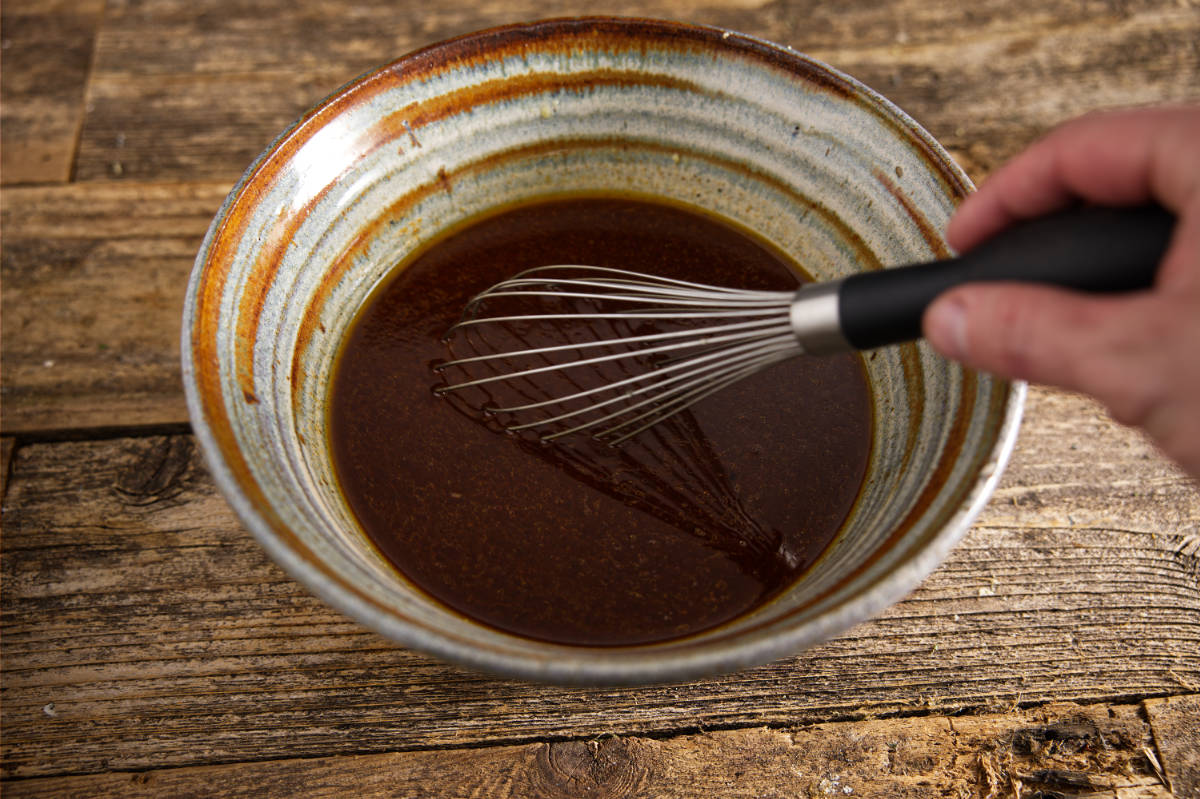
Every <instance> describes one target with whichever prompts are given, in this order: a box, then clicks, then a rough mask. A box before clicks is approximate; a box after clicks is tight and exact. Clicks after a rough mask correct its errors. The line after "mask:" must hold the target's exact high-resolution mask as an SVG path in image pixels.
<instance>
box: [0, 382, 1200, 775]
mask: <svg viewBox="0 0 1200 799" xmlns="http://www.w3.org/2000/svg"><path fill="white" fill-rule="evenodd" d="M1056 431H1057V432H1060V433H1061V434H1062V435H1061V436H1058V437H1056V436H1055V435H1053V433H1054V432H1056ZM1026 432H1027V435H1026V437H1025V438H1023V447H1022V448H1021V449H1020V450H1019V451H1018V454H1017V456H1016V458H1015V460H1014V463H1013V464H1012V468H1011V471H1010V472H1009V477H1008V479H1007V480H1006V481H1005V483H1004V486H1003V488H1002V490H1001V493H1000V496H999V498H998V500H997V501H996V502H995V503H993V505H992V507H991V509H989V511H988V512H986V513H985V515H984V517H983V518H982V519H981V523H980V524H979V525H978V526H977V527H976V529H975V530H973V531H972V532H971V533H970V534H969V535H968V537H967V538H966V539H965V541H964V542H963V544H962V545H961V546H960V547H959V548H958V549H957V550H956V551H955V552H954V554H953V555H952V556H951V557H950V559H949V560H948V561H947V563H946V564H945V565H944V566H943V567H942V568H941V569H939V570H938V571H937V572H935V574H934V575H932V576H931V577H930V578H929V579H928V580H927V581H926V582H925V584H924V585H923V586H922V587H921V588H920V589H919V590H918V591H917V592H916V593H915V594H914V595H913V596H911V597H910V598H909V599H908V600H906V601H904V602H902V603H900V604H899V605H897V606H895V607H894V608H892V609H890V610H889V611H887V612H885V613H883V614H882V615H881V616H880V617H879V618H877V619H875V620H874V621H871V622H869V623H866V624H863V625H860V626H859V627H857V628H856V629H854V630H853V631H851V632H850V633H848V634H846V635H844V636H842V637H840V638H838V639H837V640H835V641H832V642H830V643H828V644H825V645H823V646H820V647H817V648H815V649H813V650H811V651H809V652H807V653H804V654H802V655H799V656H797V657H794V658H790V659H785V660H782V661H780V662H778V663H774V664H771V665H769V666H765V667H762V668H758V669H753V670H749V671H746V672H743V673H741V674H737V675H733V676H729V677H725V678H721V679H715V680H705V681H697V682H693V683H688V684H683V685H675V686H660V687H654V688H645V689H639V690H623V689H622V690H618V689H565V688H546V687H541V686H535V685H528V684H523V683H517V682H510V681H503V680H496V679H491V678H488V677H484V676H481V675H477V674H472V673H467V672H464V671H460V670H458V669H455V668H453V667H450V666H446V665H443V664H440V663H437V662H435V661H433V660H431V659H429V658H426V657H423V656H421V655H418V654H415V653H412V652H409V651H407V650H403V649H400V648H397V647H395V646H394V645H392V644H390V643H389V642H387V641H385V640H383V639H382V638H380V637H378V636H376V635H374V634H372V633H369V632H367V631H365V630H364V629H362V628H361V627H359V626H358V625H357V624H355V623H353V622H351V621H349V620H347V619H346V618H344V617H342V616H341V615H340V614H338V613H336V612H334V611H332V610H330V609H329V608H327V607H326V606H324V605H323V604H322V603H321V602H319V601H318V600H316V599H314V598H312V597H311V596H310V595H309V594H308V593H307V592H306V591H305V590H304V589H302V588H301V587H299V586H298V585H297V584H295V583H294V582H293V581H292V580H290V579H289V578H288V577H286V576H285V575H284V574H283V573H282V572H281V571H280V570H279V569H278V568H276V567H275V566H274V565H272V564H271V563H269V562H268V561H267V560H266V558H265V556H264V555H263V553H262V552H261V551H260V550H259V548H258V547H257V545H256V544H255V543H254V542H253V540H252V539H251V538H250V537H249V536H248V535H247V534H246V533H245V532H244V531H243V530H242V529H241V528H240V527H239V525H238V524H237V522H236V520H235V519H234V517H233V515H232V513H231V512H230V511H229V510H228V508H227V507H226V505H225V503H224V502H223V500H222V499H221V498H220V497H219V496H218V495H217V493H216V491H215V489H214V487H213V485H212V483H211V481H210V480H209V478H208V477H207V476H206V474H205V473H204V471H203V469H202V467H201V466H200V464H199V462H198V459H197V456H196V454H195V452H194V451H193V444H192V440H191V438H190V437H187V436H174V437H157V438H145V439H122V440H114V441H100V442H84V443H69V442H64V443H58V444H40V445H37V444H30V445H26V446H23V447H22V449H21V457H20V459H19V460H18V462H17V468H16V469H15V471H14V474H13V476H12V479H11V481H10V485H9V492H8V499H7V500H6V503H5V505H6V507H5V519H4V539H3V553H2V558H0V560H2V563H0V566H2V572H0V579H2V581H3V585H4V586H5V589H4V590H5V601H4V604H3V608H2V609H0V622H2V624H0V661H2V664H3V688H2V694H0V696H2V699H3V705H4V717H5V747H4V754H3V763H2V766H3V774H4V775H5V776H7V777H25V776H38V775H52V774H70V773H90V772H100V771H105V770H110V769H113V770H128V769H146V768H159V767H163V766H176V765H178V766H182V765H195V764H204V763H213V762H232V761H239V760H246V759H277V758H282V757H315V756H325V755H333V754H345V753H369V752H384V751H393V750H398V749H412V748H425V747H443V746H458V745H464V744H492V743H499V742H513V741H521V740H536V739H545V738H561V737H584V736H592V735H603V734H606V733H622V734H633V733H639V732H649V731H657V732H671V731H680V730H686V729H694V728H696V727H698V726H699V727H729V726H749V725H760V724H769V725H782V724H793V723H798V722H806V721H828V720H837V719H846V718H855V717H863V716H871V715H882V714H887V713H896V712H903V713H912V712H924V711H934V710H947V711H948V710H950V709H960V708H981V707H982V708H988V707H993V708H994V707H1009V706H1011V705H1012V704H1013V703H1015V702H1020V703H1040V702H1046V701H1054V700H1086V701H1121V700H1122V699H1124V698H1127V697H1145V696H1155V695H1158V696H1162V695H1171V694H1176V693H1180V692H1181V691H1182V690H1183V689H1182V688H1181V683H1180V680H1184V681H1187V682H1188V683H1189V684H1191V683H1196V682H1200V588H1198V587H1197V574H1198V573H1200V557H1198V553H1197V549H1196V547H1195V546H1194V544H1189V543H1188V541H1189V540H1193V541H1194V537H1195V536H1196V534H1197V532H1198V531H1200V493H1198V492H1197V490H1196V487H1195V485H1194V484H1193V483H1191V482H1189V481H1188V480H1187V479H1186V478H1184V477H1183V476H1182V475H1180V474H1179V473H1178V472H1177V471H1175V470H1173V469H1171V468H1170V467H1168V466H1166V465H1165V464H1164V463H1163V461H1161V459H1159V458H1157V457H1156V456H1155V455H1154V453H1153V451H1152V450H1151V449H1150V448H1149V447H1148V446H1147V445H1146V444H1145V443H1144V442H1143V441H1142V439H1141V438H1140V437H1139V436H1137V435H1136V434H1135V433H1132V432H1130V431H1127V430H1124V429H1120V428H1115V427H1113V426H1112V425H1111V424H1110V423H1108V422H1106V421H1105V420H1104V419H1103V417H1102V416H1101V415H1100V414H1099V413H1098V412H1097V411H1096V410H1095V408H1094V406H1092V405H1090V404H1088V403H1086V402H1084V401H1082V400H1078V399H1076V398H1073V397H1069V396H1064V395H1058V394H1053V393H1050V392H1041V391H1038V392H1034V398H1033V401H1032V403H1031V408H1030V414H1029V426H1028V427H1027V430H1026ZM1072 446H1075V447H1076V449H1074V450H1072V449H1071V447H1072ZM1127 501H1128V504H1127ZM1189 537H1191V538H1189Z"/></svg>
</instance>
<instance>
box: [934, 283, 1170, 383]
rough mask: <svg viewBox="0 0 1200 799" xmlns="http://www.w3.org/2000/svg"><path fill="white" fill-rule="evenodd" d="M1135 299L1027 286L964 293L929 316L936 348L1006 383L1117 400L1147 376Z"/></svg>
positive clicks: (980, 287) (955, 293)
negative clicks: (1133, 321) (1137, 377)
mask: <svg viewBox="0 0 1200 799" xmlns="http://www.w3.org/2000/svg"><path fill="white" fill-rule="evenodd" d="M1130 302H1131V300H1130V299H1129V298H1128V296H1126V297H1123V298H1122V297H1118V296H1115V295H1113V296H1098V295H1088V294H1079V293H1076V292H1072V291H1067V290H1064V289H1058V288H1052V287H1047V286H1038V285H1031V284H1022V283H979V284H973V285H970V286H961V287H959V288H956V289H952V290H950V291H947V292H946V293H944V294H943V295H941V296H940V297H938V298H937V299H936V300H935V301H934V302H933V303H932V304H931V305H930V306H929V308H928V309H926V311H925V317H924V325H923V326H924V332H925V337H926V339H927V340H928V341H929V343H930V344H931V345H932V346H933V348H934V349H936V350H937V351H939V352H940V353H942V354H943V355H945V356H947V357H949V358H952V359H954V360H957V361H961V362H963V363H964V364H966V365H967V366H970V367H973V368H975V369H979V370H981V371H985V372H990V373H992V374H996V375H1000V376H1002V377H1007V378H1013V379H1018V380H1029V381H1031V382H1035V383H1045V384H1048V385H1053V386H1059V387H1061V388H1066V389H1069V390H1072V391H1080V392H1083V393H1085V394H1090V395H1092V396H1095V397H1098V398H1099V399H1101V400H1102V401H1108V400H1110V399H1112V397H1111V395H1112V393H1113V391H1114V390H1117V391H1120V390H1121V389H1120V387H1121V386H1123V385H1124V384H1126V383H1127V382H1128V380H1129V377H1130V374H1131V372H1132V373H1134V374H1136V373H1138V372H1140V371H1142V369H1141V367H1140V366H1139V365H1138V363H1137V360H1138V358H1139V357H1141V356H1142V355H1143V354H1144V352H1143V350H1144V347H1143V345H1148V344H1150V342H1147V341H1145V340H1144V337H1143V336H1141V335H1139V332H1138V329H1137V327H1136V326H1131V325H1126V324H1124V323H1123V320H1124V319H1125V318H1126V316H1127V314H1125V313H1124V312H1123V311H1124V310H1125V308H1126V306H1127V305H1128V304H1129V303H1130Z"/></svg>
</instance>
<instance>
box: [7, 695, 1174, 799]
mask: <svg viewBox="0 0 1200 799" xmlns="http://www.w3.org/2000/svg"><path fill="white" fill-rule="evenodd" d="M1150 745H1151V733H1150V730H1149V726H1148V724H1147V722H1146V720H1145V718H1144V716H1143V713H1142V708H1141V706H1139V705H1108V704H1100V705H1090V706H1085V705H1077V704H1073V703H1054V704H1047V705H1043V706H1040V707H1036V708H1031V709H1027V710H1021V711H1015V712H1011V713H1004V714H985V715H978V716H953V717H952V716H936V715H935V716H919V717H912V718H907V719H893V720H887V721H884V720H869V721H857V722H832V723H823V724H815V725H807V726H785V727H776V728H772V727H764V726H758V727H747V728H740V729H733V730H723V731H718V732H711V731H709V732H699V733H692V734H687V735H678V736H670V737H648V736H641V735H625V736H622V735H605V736H598V737H590V738H577V739H568V740H557V741H542V742H533V743H524V744H518V745H501V746H488V747H482V748H479V747H472V748H462V747H460V748H443V749H432V750H422V751H406V752H384V753H374V754H361V755H340V756H333V757H319V758H291V759H278V760H266V761H257V762H236V763H224V764H214V765H203V766H188V767H181V768H169V769H151V770H146V771H121V772H108V773H102V774H94V775H81V776H63V777H42V778H30V779H22V780H10V781H7V782H6V783H5V784H4V787H5V791H6V793H8V794H9V795H11V796H34V797H67V796H79V795H88V796H125V797H157V796H164V795H177V796H193V795H205V796H241V795H249V794H253V795H256V796H268V797H269V796H289V795H292V794H294V793H296V792H297V791H300V792H301V793H303V794H304V795H305V796H314V797H321V796H342V795H347V794H348V793H349V792H353V793H354V794H355V795H357V796H363V797H374V796H395V795H404V796H477V795H487V796H528V797H563V796H579V795H587V796H593V797H615V796H663V795H670V796H680V797H693V796H694V797H708V796H711V795H714V794H715V795H721V796H730V797H743V796H745V797H750V796H840V797H845V796H929V795H934V794H939V795H957V796H984V795H987V796H997V797H998V796H1022V795H1024V794H1023V791H1029V792H1031V793H1032V792H1035V791H1042V792H1043V793H1042V795H1044V796H1045V795H1058V796H1065V795H1070V796H1073V797H1082V796H1097V797H1098V796H1105V797H1126V799H1132V797H1146V798H1149V797H1158V798H1159V799H1161V798H1162V797H1170V795H1171V794H1170V793H1169V792H1168V791H1167V790H1166V788H1165V786H1164V784H1163V780H1162V777H1161V776H1160V774H1159V771H1160V769H1159V768H1158V766H1157V764H1156V758H1155V757H1154V756H1153V750H1152V749H1151V748H1150ZM1148 753H1149V754H1148ZM1168 768H1169V767H1168ZM1178 795H1179V794H1177V796H1178Z"/></svg>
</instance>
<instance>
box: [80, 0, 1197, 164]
mask: <svg viewBox="0 0 1200 799" xmlns="http://www.w3.org/2000/svg"><path fill="white" fill-rule="evenodd" d="M593 10H594V9H590V8H584V7H581V6H580V5H579V4H578V3H577V2H573V0H549V1H547V0H542V1H541V2H537V3H534V2H530V0H521V2H516V3H494V2H482V3H474V4H443V5H432V6H431V5H430V4H428V3H418V2H416V0H404V1H402V2H392V1H391V0H371V2H364V3H358V4H355V5H354V7H353V8H352V9H348V8H346V7H345V6H344V4H341V3H324V2H318V0H306V2H301V3H296V2H283V0H274V2H271V3H268V4H267V5H266V6H263V5H262V4H257V3H227V4H224V5H223V6H222V9H221V10H220V12H216V11H212V10H205V9H204V8H203V7H202V6H196V5H194V4H191V3H187V2H185V0H169V1H168V2H160V3H154V4H141V3H130V2H113V3H110V4H109V8H108V11H107V17H106V23H105V26H104V29H103V31H102V32H101V35H100V37H99V40H98V44H97V55H96V67H95V71H94V75H93V78H92V81H91V84H90V87H89V93H88V114H87V119H86V122H85V125H84V130H83V134H82V139H81V144H80V153H79V165H78V176H79V177H80V179H84V180H100V179H114V178H119V179H135V180H149V179H152V180H195V179H200V178H216V179H224V180H232V179H234V178H235V177H236V176H237V175H238V174H239V173H240V172H241V170H242V169H243V168H245V166H246V165H247V164H249V163H250V161H251V160H252V159H253V158H254V156H255V155H256V154H257V153H258V152H259V151H261V150H262V149H263V148H264V147H265V146H266V145H267V144H268V143H269V142H270V141H271V140H272V139H273V138H274V137H275V135H276V134H277V133H279V132H280V131H281V130H282V129H283V128H284V127H285V126H286V125H287V124H289V123H290V122H291V121H292V120H293V119H295V118H296V117H297V116H299V115H300V113H302V112H303V110H304V109H306V108H307V107H309V106H310V105H312V104H313V103H315V102H316V101H318V100H319V99H320V98H321V97H322V96H324V95H325V94H327V93H328V92H330V91H332V90H334V89H335V88H337V87H338V86H340V85H341V84H342V83H344V82H346V81H347V80H349V79H351V78H353V77H354V76H356V75H358V74H360V73H362V72H364V71H366V70H368V69H372V68H374V67H376V66H379V65H381V64H383V63H386V62H387V61H390V60H391V59H393V58H395V57H398V56H399V55H402V54H403V53H405V52H408V51H410V50H412V49H415V48H417V47H420V46H424V45H427V44H430V43H432V42H434V41H437V40H440V39H443V38H446V37H448V36H452V35H457V34H460V33H465V32H467V31H471V30H476V29H480V28H484V27H488V26H491V25H497V24H503V23H509V22H513V21H517V20H527V19H536V18H545V17H554V16H564V15H566V16H569V15H573V14H579V13H589V12H592V11H593ZM604 10H605V12H606V13H615V14H633V15H638V16H659V17H667V18H677V19H682V20H685V21H689V22H697V23H705V24H714V25H720V26H726V27H730V28H734V29H738V30H742V31H744V32H746V33H751V34H754V35H758V36H762V37H765V38H768V39H771V40H774V41H778V42H780V43H782V44H786V45H790V46H792V47H794V48H795V49H797V50H800V51H802V52H807V53H810V54H812V55H813V56H815V57H817V58H820V59H823V60H826V61H828V62H830V63H832V64H833V65H834V66H836V67H838V68H839V69H842V70H843V71H846V72H848V73H850V74H852V75H854V76H856V77H858V78H860V79H862V80H863V81H864V82H866V83H867V84H869V85H871V86H873V87H875V88H876V89H878V90H880V91H881V92H883V93H884V94H886V95H887V96H889V97H890V98H891V99H893V100H894V101H896V102H897V103H898V104H899V105H900V106H901V107H902V108H905V109H906V110H908V111H909V112H910V113H912V114H913V115H914V116H915V117H916V118H917V119H918V120H919V121H921V122H922V123H923V124H925V125H926V126H927V127H928V128H929V129H930V130H931V131H932V132H933V133H934V135H935V136H937V137H939V138H940V139H942V140H943V142H944V143H946V144H947V145H948V146H949V147H951V148H952V150H953V151H954V152H955V154H956V155H958V156H959V157H961V158H962V160H963V161H964V163H965V164H966V166H967V168H968V169H969V171H970V172H971V173H972V175H973V177H975V178H980V177H982V176H983V175H984V174H986V172H987V171H989V170H990V169H992V168H993V167H994V166H995V165H996V164H997V163H999V162H1000V161H1001V160H1003V159H1004V158H1007V157H1009V156H1011V155H1012V154H1014V153H1015V152H1016V151H1017V150H1018V149H1020V148H1021V147H1022V146H1024V145H1025V144H1027V143H1028V142H1029V141H1030V140H1031V139H1032V138H1033V137H1035V136H1036V135H1038V134H1040V133H1041V132H1043V131H1044V130H1045V129H1046V127H1047V126H1049V125H1052V124H1054V123H1056V122H1059V121H1061V120H1063V119H1065V118H1067V117H1070V116H1074V115H1076V114H1079V113H1082V112H1084V111H1087V110H1090V109H1093V108H1097V107H1107V106H1115V105H1127V104H1137V103H1149V102H1161V101H1168V100H1200V81H1197V76H1200V49H1198V48H1197V47H1196V44H1195V43H1196V41H1197V40H1198V39H1200V18H1198V16H1197V15H1196V14H1195V10H1194V9H1192V8H1190V7H1189V4H1186V3H1182V4H1181V3H1177V2H1174V0H1156V1H1155V2H1150V1H1149V0H1142V1H1141V2H1126V1H1125V0H1110V1H1107V2H1060V3H1052V4H1047V3H1040V2H1034V1H1033V0H1022V2H1019V3H1015V4H1014V3H1012V2H1007V0H988V2H983V3H971V4H966V5H963V4H954V3H927V2H919V0H895V1H894V2H890V3H875V2H870V0H854V1H853V2H848V3H836V4H828V3H825V4H822V3H811V2H799V1H796V0H781V1H780V2H772V3H766V2H759V0H683V1H682V2H681V1H680V0H643V1H642V2H633V1H632V0H626V1H625V2H620V3H617V4H615V5H610V6H606V7H605V9H604ZM368 20H369V22H368ZM164 42H168V43H170V44H169V46H165V47H164V46H163V43H164ZM281 42H285V43H287V44H286V46H281V44H280V43H281Z"/></svg>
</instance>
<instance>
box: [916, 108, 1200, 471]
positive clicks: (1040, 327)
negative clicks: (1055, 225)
mask: <svg viewBox="0 0 1200 799" xmlns="http://www.w3.org/2000/svg"><path fill="white" fill-rule="evenodd" d="M1079 201H1084V202H1090V203H1093V204H1097V205H1112V206H1122V205H1141V204H1144V203H1147V202H1151V201H1154V202H1158V203H1159V204H1161V205H1162V206H1164V207H1165V208H1168V209H1170V210H1171V211H1172V212H1174V213H1175V215H1176V217H1177V222H1176V226H1175V230H1174V233H1173V235H1172V238H1171V242H1170V245H1169V246H1168V249H1167V252H1166V254H1165V255H1164V256H1163V260H1162V262H1161V264H1160V266H1159V271H1158V275H1157V277H1156V280H1155V285H1154V287H1153V289H1151V290H1149V291H1146V292H1138V293H1136V294H1127V295H1086V294H1079V293H1076V292H1071V291H1066V290H1063V289H1055V288H1048V287H1043V286H1033V285H1027V284H1016V283H1012V284H1002V283H994V284H973V285H968V286H963V287H960V288H956V289H952V290H950V291H947V292H946V293H945V294H943V295H942V296H940V297H939V298H938V299H937V300H936V301H935V302H934V303H933V304H931V305H930V306H929V308H928V309H927V310H926V312H925V317H924V334H925V337H926V339H927V340H928V341H929V343H930V344H931V345H932V346H933V347H934V348H935V349H936V350H938V351H939V352H941V353H942V354H943V355H946V356H947V357H949V358H953V359H955V360H958V361H962V362H963V363H965V364H966V365H968V366H971V367H973V368H976V369H980V370H982V371H986V372H991V373H993V374H997V375H1001V376H1004V377H1008V378H1014V379H1021V380H1029V381H1032V382H1037V383H1044V384H1047V385H1052V386H1058V387H1060V388H1065V389H1069V390H1072V391H1079V392H1082V393H1084V394H1089V395H1091V396H1093V397H1095V398H1096V399H1098V400H1100V401H1101V402H1102V403H1104V404H1105V406H1107V408H1108V410H1109V413H1111V414H1112V416H1113V418H1114V419H1116V420H1117V421H1118V422H1121V423H1122V424H1128V425H1136V426H1138V427H1141V428H1142V429H1143V430H1145V431H1146V433H1147V434H1148V435H1149V436H1150V438H1151V439H1153V440H1154V442H1155V443H1156V444H1158V446H1159V447H1160V448H1161V449H1162V450H1163V452H1165V453H1166V454H1167V455H1168V456H1169V457H1171V458H1173V459H1174V460H1176V461H1177V462H1178V463H1179V464H1180V465H1182V466H1183V467H1184V469H1186V470H1187V471H1188V472H1189V473H1190V474H1191V475H1192V476H1193V477H1195V478H1197V479H1200V107H1191V108H1183V107H1179V108H1156V109H1142V110H1132V111H1121V112H1109V113H1097V114H1090V115H1088V116H1084V117H1081V118H1079V119H1076V120H1074V121H1072V122H1069V123H1067V124H1065V125H1063V126H1062V127H1060V128H1057V129H1056V130H1054V131H1052V132H1051V133H1050V134H1049V135H1048V136H1046V137H1045V138H1044V139H1042V140H1041V141H1038V142H1037V143H1035V144H1034V145H1032V146H1031V147H1030V148H1029V149H1027V150H1026V151H1025V152H1023V153H1021V154H1020V155H1018V156H1017V157H1016V158H1014V159H1013V160H1012V161H1011V162H1009V163H1008V164H1006V165H1005V166H1004V167H1002V168H1001V169H999V170H998V171H997V172H996V173H995V174H994V175H993V176H992V177H991V178H990V179H989V180H987V181H986V182H985V183H984V184H983V186H982V187H981V188H980V190H979V191H978V192H977V193H975V194H974V195H972V196H971V197H969V198H967V200H966V201H965V202H963V204H962V206H961V207H960V208H959V209H958V211H957V212H956V213H955V215H954V217H953V219H951V221H950V225H949V227H948V229H947V231H946V238H947V240H948V241H949V242H950V245H951V246H953V247H954V248H955V249H957V250H959V251H960V252H961V251H966V250H969V249H970V248H971V247H973V246H975V245H976V244H978V243H979V242H981V241H983V240H984V239H986V238H988V237H989V236H991V235H992V234H993V233H996V232H997V231H999V230H1001V229H1003V228H1004V227H1006V226H1008V225H1009V224H1011V223H1013V222H1015V221H1017V220H1020V219H1027V218H1031V217H1037V216H1042V215H1044V214H1048V213H1050V212H1052V211H1056V210H1059V209H1061V208H1063V207H1065V206H1067V205H1070V204H1072V203H1075V202H1079Z"/></svg>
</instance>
